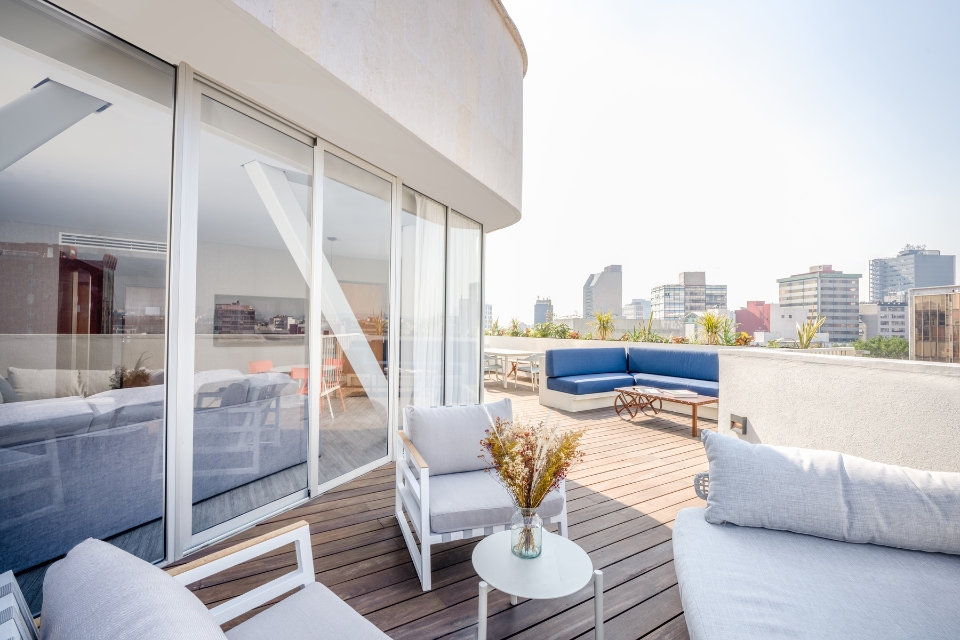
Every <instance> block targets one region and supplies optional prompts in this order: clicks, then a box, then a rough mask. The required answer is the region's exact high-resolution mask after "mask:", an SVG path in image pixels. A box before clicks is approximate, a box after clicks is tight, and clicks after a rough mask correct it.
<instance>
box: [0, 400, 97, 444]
mask: <svg viewBox="0 0 960 640" xmlns="http://www.w3.org/2000/svg"><path fill="white" fill-rule="evenodd" d="M92 418H93V411H91V409H90V407H89V406H88V405H87V403H86V402H85V401H84V399H83V398H80V397H75V398H51V399H47V400H32V401H28V402H11V403H10V404H6V403H4V404H2V405H0V447H9V446H13V445H17V444H25V443H28V442H37V441H39V440H47V439H50V438H60V437H63V436H67V435H72V434H78V433H86V431H87V429H88V428H89V427H90V421H91V419H92Z"/></svg>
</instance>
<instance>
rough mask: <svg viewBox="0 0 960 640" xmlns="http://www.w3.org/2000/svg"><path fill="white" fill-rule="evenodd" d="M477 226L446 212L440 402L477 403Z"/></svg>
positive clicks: (479, 233) (479, 234) (479, 314)
mask: <svg viewBox="0 0 960 640" xmlns="http://www.w3.org/2000/svg"><path fill="white" fill-rule="evenodd" d="M482 239H483V228H482V227H481V226H480V224H479V223H477V222H474V221H473V220H471V219H470V218H468V217H466V216H463V215H461V214H459V213H457V212H456V211H450V215H449V216H448V217H447V348H446V362H447V364H446V367H445V371H446V382H445V392H444V402H445V403H446V404H449V405H455V404H476V403H478V402H480V338H481V335H482V324H481V323H482V320H483V318H482V315H483V313H482V309H481V303H480V268H481V253H480V252H481V242H482Z"/></svg>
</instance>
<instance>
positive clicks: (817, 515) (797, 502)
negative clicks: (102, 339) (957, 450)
mask: <svg viewBox="0 0 960 640" xmlns="http://www.w3.org/2000/svg"><path fill="white" fill-rule="evenodd" d="M702 437H703V442H704V446H705V448H706V453H707V460H708V461H709V462H710V493H709V495H708V496H707V509H706V512H705V518H706V521H707V522H709V523H712V524H720V523H725V522H728V523H731V524H736V525H740V526H744V527H763V528H765V529H779V530H783V531H793V532H794V533H804V534H807V535H811V536H819V537H821V538H829V539H832V540H841V541H843V542H857V543H870V544H878V545H884V546H888V547H898V548H901V549H914V550H917V551H931V552H941V553H952V554H960V527H958V526H957V523H958V522H960V473H947V472H933V471H917V470H915V469H908V468H906V467H897V466H893V465H889V464H881V463H879V462H871V461H869V460H864V459H863V458H856V457H854V456H848V455H845V454H842V453H837V452H836V451H818V450H814V449H795V448H792V447H773V446H768V445H762V444H750V443H747V442H744V441H742V440H740V439H739V438H736V437H734V436H728V435H720V434H717V433H714V432H712V431H704V432H703V436H702Z"/></svg>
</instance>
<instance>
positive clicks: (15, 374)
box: [7, 367, 82, 400]
mask: <svg viewBox="0 0 960 640" xmlns="http://www.w3.org/2000/svg"><path fill="white" fill-rule="evenodd" d="M7 378H9V380H10V386H11V387H13V390H14V391H15V392H16V394H17V395H18V396H20V399H22V400H46V399H49V398H69V397H72V396H79V395H82V393H81V389H80V372H79V371H77V370H76V369H19V368H17V367H10V368H9V369H7Z"/></svg>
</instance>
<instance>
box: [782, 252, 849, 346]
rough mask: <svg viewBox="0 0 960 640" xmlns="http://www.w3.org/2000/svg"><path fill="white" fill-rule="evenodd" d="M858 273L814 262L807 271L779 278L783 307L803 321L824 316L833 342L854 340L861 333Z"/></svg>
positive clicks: (825, 325)
mask: <svg viewBox="0 0 960 640" xmlns="http://www.w3.org/2000/svg"><path fill="white" fill-rule="evenodd" d="M861 277H862V275H861V274H859V273H842V272H840V271H837V270H835V269H834V268H833V267H832V266H831V265H829V264H821V265H814V266H812V267H810V270H809V271H808V272H807V273H799V274H796V275H792V276H790V277H788V278H780V279H778V280H777V283H779V285H780V311H781V313H783V312H785V311H787V312H789V313H791V314H793V315H794V316H796V317H797V318H798V320H797V321H798V322H800V323H801V324H802V323H803V322H804V321H805V320H807V319H810V318H814V317H815V316H817V315H821V316H825V317H826V322H824V324H823V327H822V328H821V331H822V332H824V333H828V334H829V335H830V340H831V342H841V343H843V342H853V341H854V340H856V339H857V338H858V337H859V335H860V278H861Z"/></svg>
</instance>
